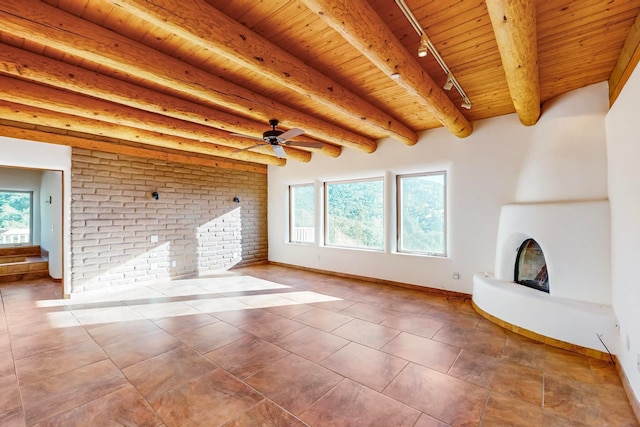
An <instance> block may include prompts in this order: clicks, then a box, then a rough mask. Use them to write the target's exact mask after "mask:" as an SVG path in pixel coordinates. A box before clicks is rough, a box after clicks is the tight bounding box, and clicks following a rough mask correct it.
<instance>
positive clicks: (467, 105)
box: [460, 99, 471, 110]
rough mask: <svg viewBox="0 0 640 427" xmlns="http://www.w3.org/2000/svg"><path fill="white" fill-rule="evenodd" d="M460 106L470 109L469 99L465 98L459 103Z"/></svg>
mask: <svg viewBox="0 0 640 427" xmlns="http://www.w3.org/2000/svg"><path fill="white" fill-rule="evenodd" d="M460 106H461V107H462V108H466V109H467V110H470V109H471V101H469V100H468V99H465V101H464V102H463V103H462V104H461V105H460Z"/></svg>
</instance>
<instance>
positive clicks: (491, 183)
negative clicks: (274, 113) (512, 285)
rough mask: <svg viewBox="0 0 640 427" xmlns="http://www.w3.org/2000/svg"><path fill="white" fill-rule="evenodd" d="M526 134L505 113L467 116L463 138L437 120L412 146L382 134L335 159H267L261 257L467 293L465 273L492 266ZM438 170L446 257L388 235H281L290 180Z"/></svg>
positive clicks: (390, 212) (389, 214) (389, 210)
mask: <svg viewBox="0 0 640 427" xmlns="http://www.w3.org/2000/svg"><path fill="white" fill-rule="evenodd" d="M531 135H532V130H531V128H527V127H524V126H522V125H521V124H520V122H519V120H518V118H517V117H516V116H515V115H508V116H503V117H498V118H495V119H491V120H482V121H478V122H475V123H474V132H473V133H472V135H471V136H469V137H468V138H465V139H460V138H457V137H455V136H453V135H452V134H451V133H450V132H449V131H448V130H446V129H444V128H440V129H434V130H431V131H427V132H424V133H422V134H421V135H420V140H419V142H418V143H417V144H416V145H415V146H412V147H408V146H406V145H404V144H402V143H400V142H398V141H395V140H391V139H385V140H383V141H381V142H380V144H379V147H378V150H377V151H376V152H375V153H373V154H365V153H362V152H356V151H353V150H347V149H345V150H344V152H343V154H342V155H341V156H340V157H339V158H337V159H334V158H328V157H325V156H321V155H315V156H314V157H313V159H312V160H311V162H310V163H299V162H295V161H289V162H288V164H287V166H285V167H283V168H277V167H269V259H270V260H272V261H276V262H283V263H287V264H293V265H300V266H305V267H310V268H318V269H322V270H330V271H337V272H341V273H347V274H354V275H361V276H366V277H374V278H380V279H385V280H393V281H399V282H404V283H411V284H416V285H423V286H430V287H434V288H443V287H444V288H446V289H449V290H455V291H460V292H466V293H471V290H472V286H473V284H472V275H473V273H474V272H476V271H491V270H492V269H493V263H494V254H495V244H496V233H497V226H498V216H499V213H500V207H501V206H502V205H503V204H505V203H508V202H510V201H513V197H514V193H515V189H516V185H517V177H518V174H519V172H520V168H521V163H522V160H523V156H524V154H525V153H526V152H527V150H528V149H529V145H530V141H531ZM438 170H446V171H447V173H448V175H447V179H448V182H447V186H448V207H447V208H448V218H447V221H448V248H449V251H448V252H449V254H448V257H447V258H438V257H423V256H415V255H406V254H397V253H394V252H393V250H392V249H393V247H394V246H395V245H394V244H393V242H388V244H387V249H386V250H385V251H384V252H374V251H359V250H349V249H340V248H332V247H324V246H321V245H299V244H291V243H287V235H288V231H287V227H288V224H287V223H288V210H287V208H288V206H287V203H288V202H287V199H288V186H289V185H291V184H304V183H313V182H316V183H317V184H318V188H317V191H318V193H319V192H320V191H321V183H322V182H323V181H333V180H343V179H354V178H366V177H380V176H384V177H385V178H386V179H387V182H388V183H389V182H393V180H394V177H395V175H397V174H405V173H413V172H425V171H438ZM389 187H390V185H387V189H388V188H389ZM389 199H390V203H388V205H387V206H386V209H385V215H386V219H385V221H386V230H387V236H389V239H388V240H391V236H393V232H394V229H395V225H393V224H394V223H393V217H394V215H395V214H394V212H395V207H394V205H393V203H394V201H393V200H394V197H391V198H389ZM318 225H319V224H318ZM454 272H458V273H460V279H459V280H454V279H453V273H454Z"/></svg>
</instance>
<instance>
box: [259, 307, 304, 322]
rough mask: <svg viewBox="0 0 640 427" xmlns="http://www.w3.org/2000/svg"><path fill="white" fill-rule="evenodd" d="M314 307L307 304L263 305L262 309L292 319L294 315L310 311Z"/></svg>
mask: <svg viewBox="0 0 640 427" xmlns="http://www.w3.org/2000/svg"><path fill="white" fill-rule="evenodd" d="M315 308H316V307H314V306H312V305H309V304H293V305H284V306H282V307H265V308H264V309H263V310H264V311H266V312H269V313H271V314H276V315H278V316H282V317H286V318H288V319H293V318H294V317H296V316H299V315H301V314H303V313H306V312H307V311H311V310H313V309H315Z"/></svg>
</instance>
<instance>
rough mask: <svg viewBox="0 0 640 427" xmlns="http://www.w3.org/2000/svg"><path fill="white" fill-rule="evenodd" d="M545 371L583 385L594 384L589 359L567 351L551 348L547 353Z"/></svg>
mask: <svg viewBox="0 0 640 427" xmlns="http://www.w3.org/2000/svg"><path fill="white" fill-rule="evenodd" d="M544 370H545V372H548V373H549V374H552V375H562V376H566V377H568V378H572V379H574V380H577V381H580V382H583V383H594V382H595V377H594V375H593V372H592V371H591V365H590V364H589V358H588V357H586V356H583V355H581V354H577V353H572V352H569V351H566V350H561V349H556V348H550V349H548V350H547V351H546V352H545V356H544Z"/></svg>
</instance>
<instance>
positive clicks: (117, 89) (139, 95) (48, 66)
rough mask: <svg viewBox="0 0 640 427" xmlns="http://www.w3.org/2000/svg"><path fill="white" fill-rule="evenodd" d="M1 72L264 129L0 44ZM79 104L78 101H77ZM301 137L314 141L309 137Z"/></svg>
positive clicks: (153, 109)
mask: <svg viewBox="0 0 640 427" xmlns="http://www.w3.org/2000/svg"><path fill="white" fill-rule="evenodd" d="M2 74H4V75H7V76H12V77H17V78H20V79H25V80H29V81H32V82H37V83H41V84H43V85H47V86H53V87H58V88H61V89H65V90H67V91H71V92H76V93H80V94H83V95H87V96H90V97H92V98H99V99H103V100H108V101H109V102H114V103H118V104H121V105H126V106H129V107H132V108H136V109H139V110H143V111H148V112H150V113H156V114H160V115H163V116H167V117H172V118H175V119H180V120H186V121H187V122H192V123H198V124H200V125H203V126H208V127H213V128H216V129H220V130H223V131H225V132H234V133H239V134H244V135H251V136H254V137H261V136H262V132H264V131H265V130H266V129H267V124H266V123H259V122H256V121H253V120H249V119H245V118H242V117H240V116H237V115H232V114H229V113H225V112H223V111H220V110H215V109H213V108H209V107H206V106H204V105H201V104H197V103H195V102H190V101H187V100H184V99H181V98H176V97H174V96H170V95H166V94H163V93H160V92H156V91H153V90H151V89H146V88H143V87H141V86H137V85H134V84H132V83H127V82H124V81H122V80H118V79H114V78H112V77H107V76H105V75H102V74H99V73H95V72H93V71H89V70H86V69H84V68H80V67H76V66H73V65H69V64H65V63H63V62H60V61H56V60H53V59H50V58H46V57H44V56H41V55H37V54H35V53H31V52H27V51H25V50H21V49H17V48H14V47H11V46H8V45H5V44H2V43H0V75H2ZM80 105H82V104H78V106H80ZM304 139H305V140H306V139H308V140H311V141H312V142H313V141H314V140H312V138H304ZM316 141H317V140H316ZM307 150H309V151H312V152H314V153H321V154H324V155H327V156H330V157H338V156H339V155H340V153H341V152H342V150H341V147H340V146H337V145H333V144H329V143H324V145H323V146H322V148H309V149H307Z"/></svg>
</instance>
